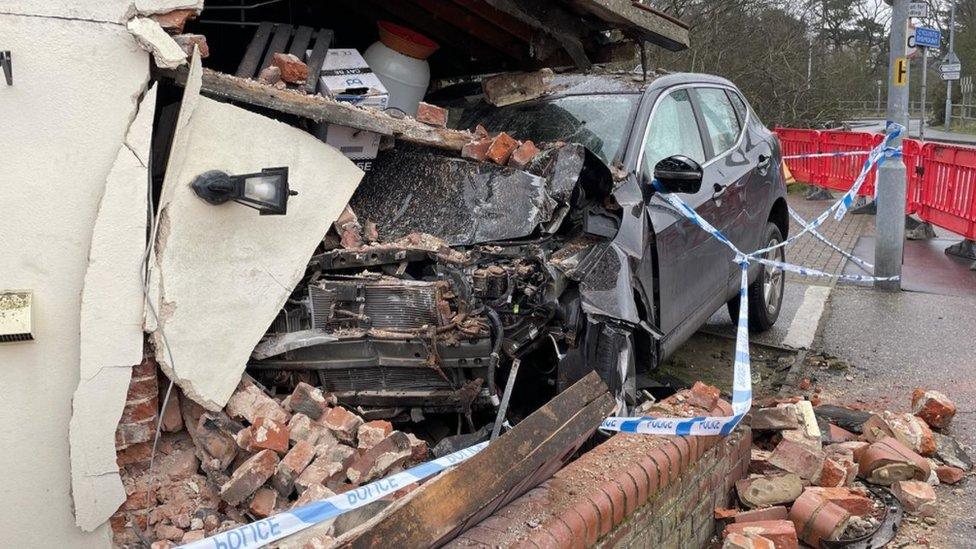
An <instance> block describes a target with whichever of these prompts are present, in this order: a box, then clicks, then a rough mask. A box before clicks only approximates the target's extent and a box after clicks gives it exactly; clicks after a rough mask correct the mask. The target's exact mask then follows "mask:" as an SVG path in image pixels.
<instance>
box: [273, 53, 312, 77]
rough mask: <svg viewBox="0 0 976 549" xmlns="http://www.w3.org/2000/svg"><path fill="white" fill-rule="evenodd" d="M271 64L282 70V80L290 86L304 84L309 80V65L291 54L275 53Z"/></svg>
mask: <svg viewBox="0 0 976 549" xmlns="http://www.w3.org/2000/svg"><path fill="white" fill-rule="evenodd" d="M271 64H272V65H274V66H276V67H278V68H279V69H281V79H282V80H284V81H285V82H288V83H290V84H304V83H305V81H306V80H307V79H308V65H306V64H305V63H304V62H303V61H302V60H301V59H299V58H298V57H296V56H295V55H293V54H290V53H275V54H274V55H272V56H271Z"/></svg>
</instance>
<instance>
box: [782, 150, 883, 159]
mask: <svg viewBox="0 0 976 549" xmlns="http://www.w3.org/2000/svg"><path fill="white" fill-rule="evenodd" d="M869 154H871V151H838V152H829V153H805V154H789V155H786V156H784V157H783V160H800V159H804V158H843V157H845V156H866V155H869Z"/></svg>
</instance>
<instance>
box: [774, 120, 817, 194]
mask: <svg viewBox="0 0 976 549" xmlns="http://www.w3.org/2000/svg"><path fill="white" fill-rule="evenodd" d="M775 131H776V135H778V136H779V142H780V143H781V144H782V145H783V147H782V148H783V156H790V155H794V154H816V153H818V152H820V132H818V131H817V130H796V129H792V128H776V130H775ZM820 160H821V159H820V158H795V159H792V160H787V161H786V165H787V166H788V167H789V168H790V172H791V173H792V174H793V177H795V178H796V180H797V181H800V182H801V183H808V184H811V185H819V184H820V164H821V162H820Z"/></svg>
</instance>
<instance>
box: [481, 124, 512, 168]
mask: <svg viewBox="0 0 976 549" xmlns="http://www.w3.org/2000/svg"><path fill="white" fill-rule="evenodd" d="M518 144H519V143H518V141H516V140H514V139H512V137H511V136H510V135H508V134H507V133H505V132H501V133H500V134H498V135H496V136H495V138H494V139H492V140H491V145H489V146H488V153H487V154H486V155H485V157H486V158H487V159H488V160H490V161H492V162H494V163H495V164H499V165H501V166H504V165H505V164H507V163H508V159H509V157H511V156H512V152H513V151H515V148H516V147H518Z"/></svg>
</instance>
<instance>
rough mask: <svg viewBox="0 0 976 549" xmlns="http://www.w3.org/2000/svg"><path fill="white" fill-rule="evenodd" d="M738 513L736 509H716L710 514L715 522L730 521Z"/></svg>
mask: <svg viewBox="0 0 976 549" xmlns="http://www.w3.org/2000/svg"><path fill="white" fill-rule="evenodd" d="M738 512H739V511H738V510H736V509H725V508H724V507H716V508H715V510H714V511H713V512H712V516H713V517H715V520H724V519H730V518H732V517H734V516H735V515H736V513H738Z"/></svg>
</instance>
